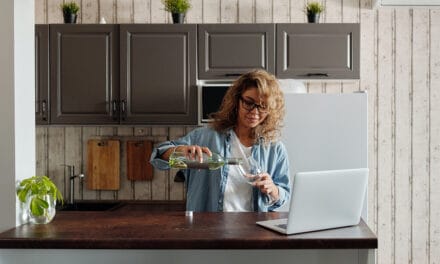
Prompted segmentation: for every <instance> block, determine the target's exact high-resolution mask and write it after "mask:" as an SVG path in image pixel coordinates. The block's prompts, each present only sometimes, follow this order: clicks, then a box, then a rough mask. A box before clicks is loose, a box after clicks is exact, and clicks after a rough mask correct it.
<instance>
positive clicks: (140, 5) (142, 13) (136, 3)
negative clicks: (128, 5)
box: [133, 0, 151, 23]
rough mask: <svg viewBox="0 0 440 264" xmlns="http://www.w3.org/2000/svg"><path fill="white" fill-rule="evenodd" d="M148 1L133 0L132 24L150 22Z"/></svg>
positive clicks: (149, 3)
mask: <svg viewBox="0 0 440 264" xmlns="http://www.w3.org/2000/svg"><path fill="white" fill-rule="evenodd" d="M150 5H151V2H150V0H133V23H148V22H150V17H151V16H150V15H151V14H150V10H151V8H150Z"/></svg>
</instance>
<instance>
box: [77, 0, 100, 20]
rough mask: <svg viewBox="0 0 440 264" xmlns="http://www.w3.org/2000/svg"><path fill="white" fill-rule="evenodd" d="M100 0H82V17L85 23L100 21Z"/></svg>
mask: <svg viewBox="0 0 440 264" xmlns="http://www.w3.org/2000/svg"><path fill="white" fill-rule="evenodd" d="M98 5H99V1H97V0H82V8H81V19H82V23H83V24H96V23H99V19H100V18H99V12H97V10H99V7H98Z"/></svg>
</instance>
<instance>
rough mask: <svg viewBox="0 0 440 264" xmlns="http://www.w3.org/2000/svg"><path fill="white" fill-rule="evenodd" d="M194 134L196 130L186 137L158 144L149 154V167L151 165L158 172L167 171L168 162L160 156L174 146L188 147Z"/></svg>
mask: <svg viewBox="0 0 440 264" xmlns="http://www.w3.org/2000/svg"><path fill="white" fill-rule="evenodd" d="M194 133H196V130H193V131H192V132H190V133H188V134H187V135H186V136H184V137H181V138H179V139H177V140H171V141H165V142H162V143H160V144H158V145H157V146H156V147H155V148H154V149H153V151H152V153H151V157H150V163H151V165H153V166H154V167H155V168H156V169H159V170H169V169H170V166H169V164H168V161H165V160H163V159H161V156H162V154H163V153H165V152H166V151H167V150H168V149H170V148H173V147H176V146H180V145H190V144H191V138H192V137H194Z"/></svg>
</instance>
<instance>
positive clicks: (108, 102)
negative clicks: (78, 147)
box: [50, 24, 119, 124]
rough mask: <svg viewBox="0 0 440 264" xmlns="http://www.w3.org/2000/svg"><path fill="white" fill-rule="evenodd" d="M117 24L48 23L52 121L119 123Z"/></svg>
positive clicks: (65, 122)
mask: <svg viewBox="0 0 440 264" xmlns="http://www.w3.org/2000/svg"><path fill="white" fill-rule="evenodd" d="M118 41H119V36H118V25H64V24H63V25H50V62H51V64H50V81H51V88H50V99H51V117H50V122H51V123H52V124H105V123H118V122H119V116H118V109H117V103H118V100H119V79H118V77H119V67H118V65H119V42H118Z"/></svg>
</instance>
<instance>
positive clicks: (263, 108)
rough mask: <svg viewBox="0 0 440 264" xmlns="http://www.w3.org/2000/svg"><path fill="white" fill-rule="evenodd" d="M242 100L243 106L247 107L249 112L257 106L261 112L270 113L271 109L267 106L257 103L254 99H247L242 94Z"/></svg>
mask: <svg viewBox="0 0 440 264" xmlns="http://www.w3.org/2000/svg"><path fill="white" fill-rule="evenodd" d="M240 101H241V102H242V103H243V104H242V105H243V108H244V109H246V110H247V111H248V112H251V111H252V110H254V109H255V108H257V110H258V112H259V113H261V114H267V113H269V109H267V107H266V106H262V105H260V104H256V103H255V102H253V101H250V100H247V99H245V98H243V96H240Z"/></svg>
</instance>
